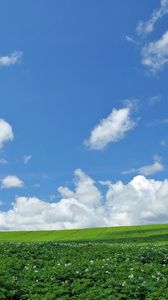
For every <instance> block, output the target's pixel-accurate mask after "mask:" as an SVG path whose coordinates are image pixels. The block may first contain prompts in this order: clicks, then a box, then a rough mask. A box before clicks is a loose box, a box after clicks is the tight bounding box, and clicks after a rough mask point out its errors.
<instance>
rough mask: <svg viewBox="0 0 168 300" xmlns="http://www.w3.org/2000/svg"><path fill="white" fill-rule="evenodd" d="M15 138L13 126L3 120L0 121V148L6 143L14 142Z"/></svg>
mask: <svg viewBox="0 0 168 300" xmlns="http://www.w3.org/2000/svg"><path fill="white" fill-rule="evenodd" d="M13 138H14V135H13V130H12V126H11V125H10V124H9V123H8V122H6V121H5V120H3V119H0V148H2V147H3V146H4V143H6V142H8V141H12V140H13Z"/></svg>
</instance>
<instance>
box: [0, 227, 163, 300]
mask: <svg viewBox="0 0 168 300" xmlns="http://www.w3.org/2000/svg"><path fill="white" fill-rule="evenodd" d="M9 237H10V238H11V240H12V239H13V240H14V241H13V242H10V241H9V240H10V239H9ZM167 237H168V226H167V225H155V226H138V227H123V228H122V227H119V228H98V229H84V230H79V231H77V230H74V231H73V230H70V231H51V232H47V231H44V232H24V233H22V232H12V233H1V234H0V240H1V243H0V299H1V300H3V299H7V300H9V299H10V300H17V299H18V300H19V299H22V300H28V299H30V300H55V299H60V300H68V299H76V300H77V299H79V300H80V299H81V300H83V299H85V300H101V299H102V300H104V299H107V300H118V299H120V300H128V299H133V300H135V299H141V300H143V299H147V300H160V299H161V300H165V299H168V296H167V295H168V281H167V278H168V241H167ZM17 239H18V240H20V242H17V241H16V240H17ZM77 239H78V240H77ZM36 240H43V241H41V242H39V241H38V242H37V241H36ZM48 240H53V241H49V242H48ZM54 240H57V242H54ZM59 240H60V241H59ZM61 240H63V241H64V240H65V241H66V242H61ZM68 240H69V241H68ZM73 240H74V241H73ZM23 241H24V242H23ZM28 241H31V243H30V242H28ZM33 241H36V242H33ZM44 241H45V242H44Z"/></svg>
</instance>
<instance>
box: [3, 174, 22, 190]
mask: <svg viewBox="0 0 168 300" xmlns="http://www.w3.org/2000/svg"><path fill="white" fill-rule="evenodd" d="M23 185H24V184H23V181H22V180H21V179H19V178H18V177H17V176H13V175H9V176H6V177H4V178H3V179H2V180H1V188H3V189H9V188H21V187H23Z"/></svg>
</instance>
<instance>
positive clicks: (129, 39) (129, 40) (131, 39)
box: [125, 35, 139, 46]
mask: <svg viewBox="0 0 168 300" xmlns="http://www.w3.org/2000/svg"><path fill="white" fill-rule="evenodd" d="M125 39H126V41H127V42H128V43H131V44H134V45H137V46H138V45H139V42H137V41H136V40H135V39H133V38H132V37H131V36H129V35H126V36H125Z"/></svg>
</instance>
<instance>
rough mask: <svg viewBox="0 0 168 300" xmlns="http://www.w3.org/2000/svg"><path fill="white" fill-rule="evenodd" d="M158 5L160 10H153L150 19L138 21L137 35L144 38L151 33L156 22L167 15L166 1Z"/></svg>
mask: <svg viewBox="0 0 168 300" xmlns="http://www.w3.org/2000/svg"><path fill="white" fill-rule="evenodd" d="M160 5H161V6H160V8H159V9H156V10H154V12H153V13H152V16H151V18H150V19H149V20H148V21H145V22H144V21H140V22H139V23H138V26H137V28H136V31H137V33H138V34H139V35H141V36H146V35H148V34H149V33H151V32H153V30H154V25H155V24H156V22H157V21H158V20H159V19H161V18H162V17H163V16H164V15H165V14H167V13H168V0H161V1H160Z"/></svg>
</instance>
